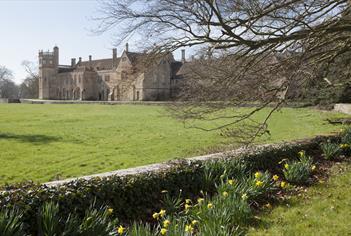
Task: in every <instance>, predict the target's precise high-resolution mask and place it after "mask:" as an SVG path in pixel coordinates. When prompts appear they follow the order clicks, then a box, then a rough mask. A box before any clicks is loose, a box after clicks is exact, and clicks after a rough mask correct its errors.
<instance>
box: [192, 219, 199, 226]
mask: <svg viewBox="0 0 351 236" xmlns="http://www.w3.org/2000/svg"><path fill="white" fill-rule="evenodd" d="M198 223H199V221H197V220H193V221H191V224H192V225H197V224H198Z"/></svg>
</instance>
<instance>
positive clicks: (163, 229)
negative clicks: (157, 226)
mask: <svg viewBox="0 0 351 236" xmlns="http://www.w3.org/2000/svg"><path fill="white" fill-rule="evenodd" d="M167 231H168V230H167V229H165V228H162V229H161V231H160V233H161V235H166V234H167Z"/></svg>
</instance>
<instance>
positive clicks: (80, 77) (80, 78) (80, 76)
mask: <svg viewBox="0 0 351 236" xmlns="http://www.w3.org/2000/svg"><path fill="white" fill-rule="evenodd" d="M81 82H82V75H79V83H81Z"/></svg>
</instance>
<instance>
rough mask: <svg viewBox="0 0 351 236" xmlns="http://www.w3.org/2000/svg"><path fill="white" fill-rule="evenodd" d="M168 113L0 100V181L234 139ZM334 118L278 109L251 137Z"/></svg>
mask: <svg viewBox="0 0 351 236" xmlns="http://www.w3.org/2000/svg"><path fill="white" fill-rule="evenodd" d="M241 109H242V110H243V111H244V110H245V109H250V108H241ZM267 112H268V110H264V111H263V112H261V113H260V114H257V115H256V116H255V119H257V120H261V119H263V117H264V116H265V114H267ZM167 114H168V113H167V112H166V111H165V108H164V107H162V106H142V105H117V106H108V105H30V104H0V151H1V153H0V160H1V165H0V184H3V183H5V182H11V183H13V182H17V181H23V180H28V179H31V180H35V181H49V180H53V179H58V178H61V179H62V178H67V177H73V176H80V175H87V174H94V173H99V172H105V171H111V170H116V169H124V168H128V167H134V166H140V165H145V164H150V163H156V162H161V161H166V160H171V159H175V158H181V157H189V156H192V155H197V154H203V153H205V152H211V151H215V150H220V149H223V148H225V147H228V145H231V147H232V146H235V145H236V144H235V143H234V141H233V139H228V138H225V137H222V136H221V135H220V134H219V132H218V131H214V132H204V131H201V130H197V129H188V128H185V127H184V126H183V124H182V123H181V122H179V121H176V120H175V119H172V118H170V117H169V116H167ZM333 116H340V115H339V114H335V113H327V112H320V111H317V110H310V109H292V108H285V109H282V110H281V111H279V112H277V113H275V114H274V115H273V117H272V119H271V120H270V123H269V128H270V131H271V135H270V136H265V137H264V138H261V139H260V140H258V141H257V142H266V143H268V142H277V141H283V140H284V141H286V140H292V139H298V138H304V137H310V136H313V135H316V134H325V133H329V132H331V131H333V130H338V129H339V127H338V126H332V125H329V124H328V123H327V122H325V119H326V118H330V117H333Z"/></svg>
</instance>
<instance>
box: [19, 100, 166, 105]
mask: <svg viewBox="0 0 351 236" xmlns="http://www.w3.org/2000/svg"><path fill="white" fill-rule="evenodd" d="M20 102H21V103H25V104H101V105H123V104H134V105H166V104H171V103H173V102H169V101H168V102H154V101H75V100H39V99H20Z"/></svg>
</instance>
